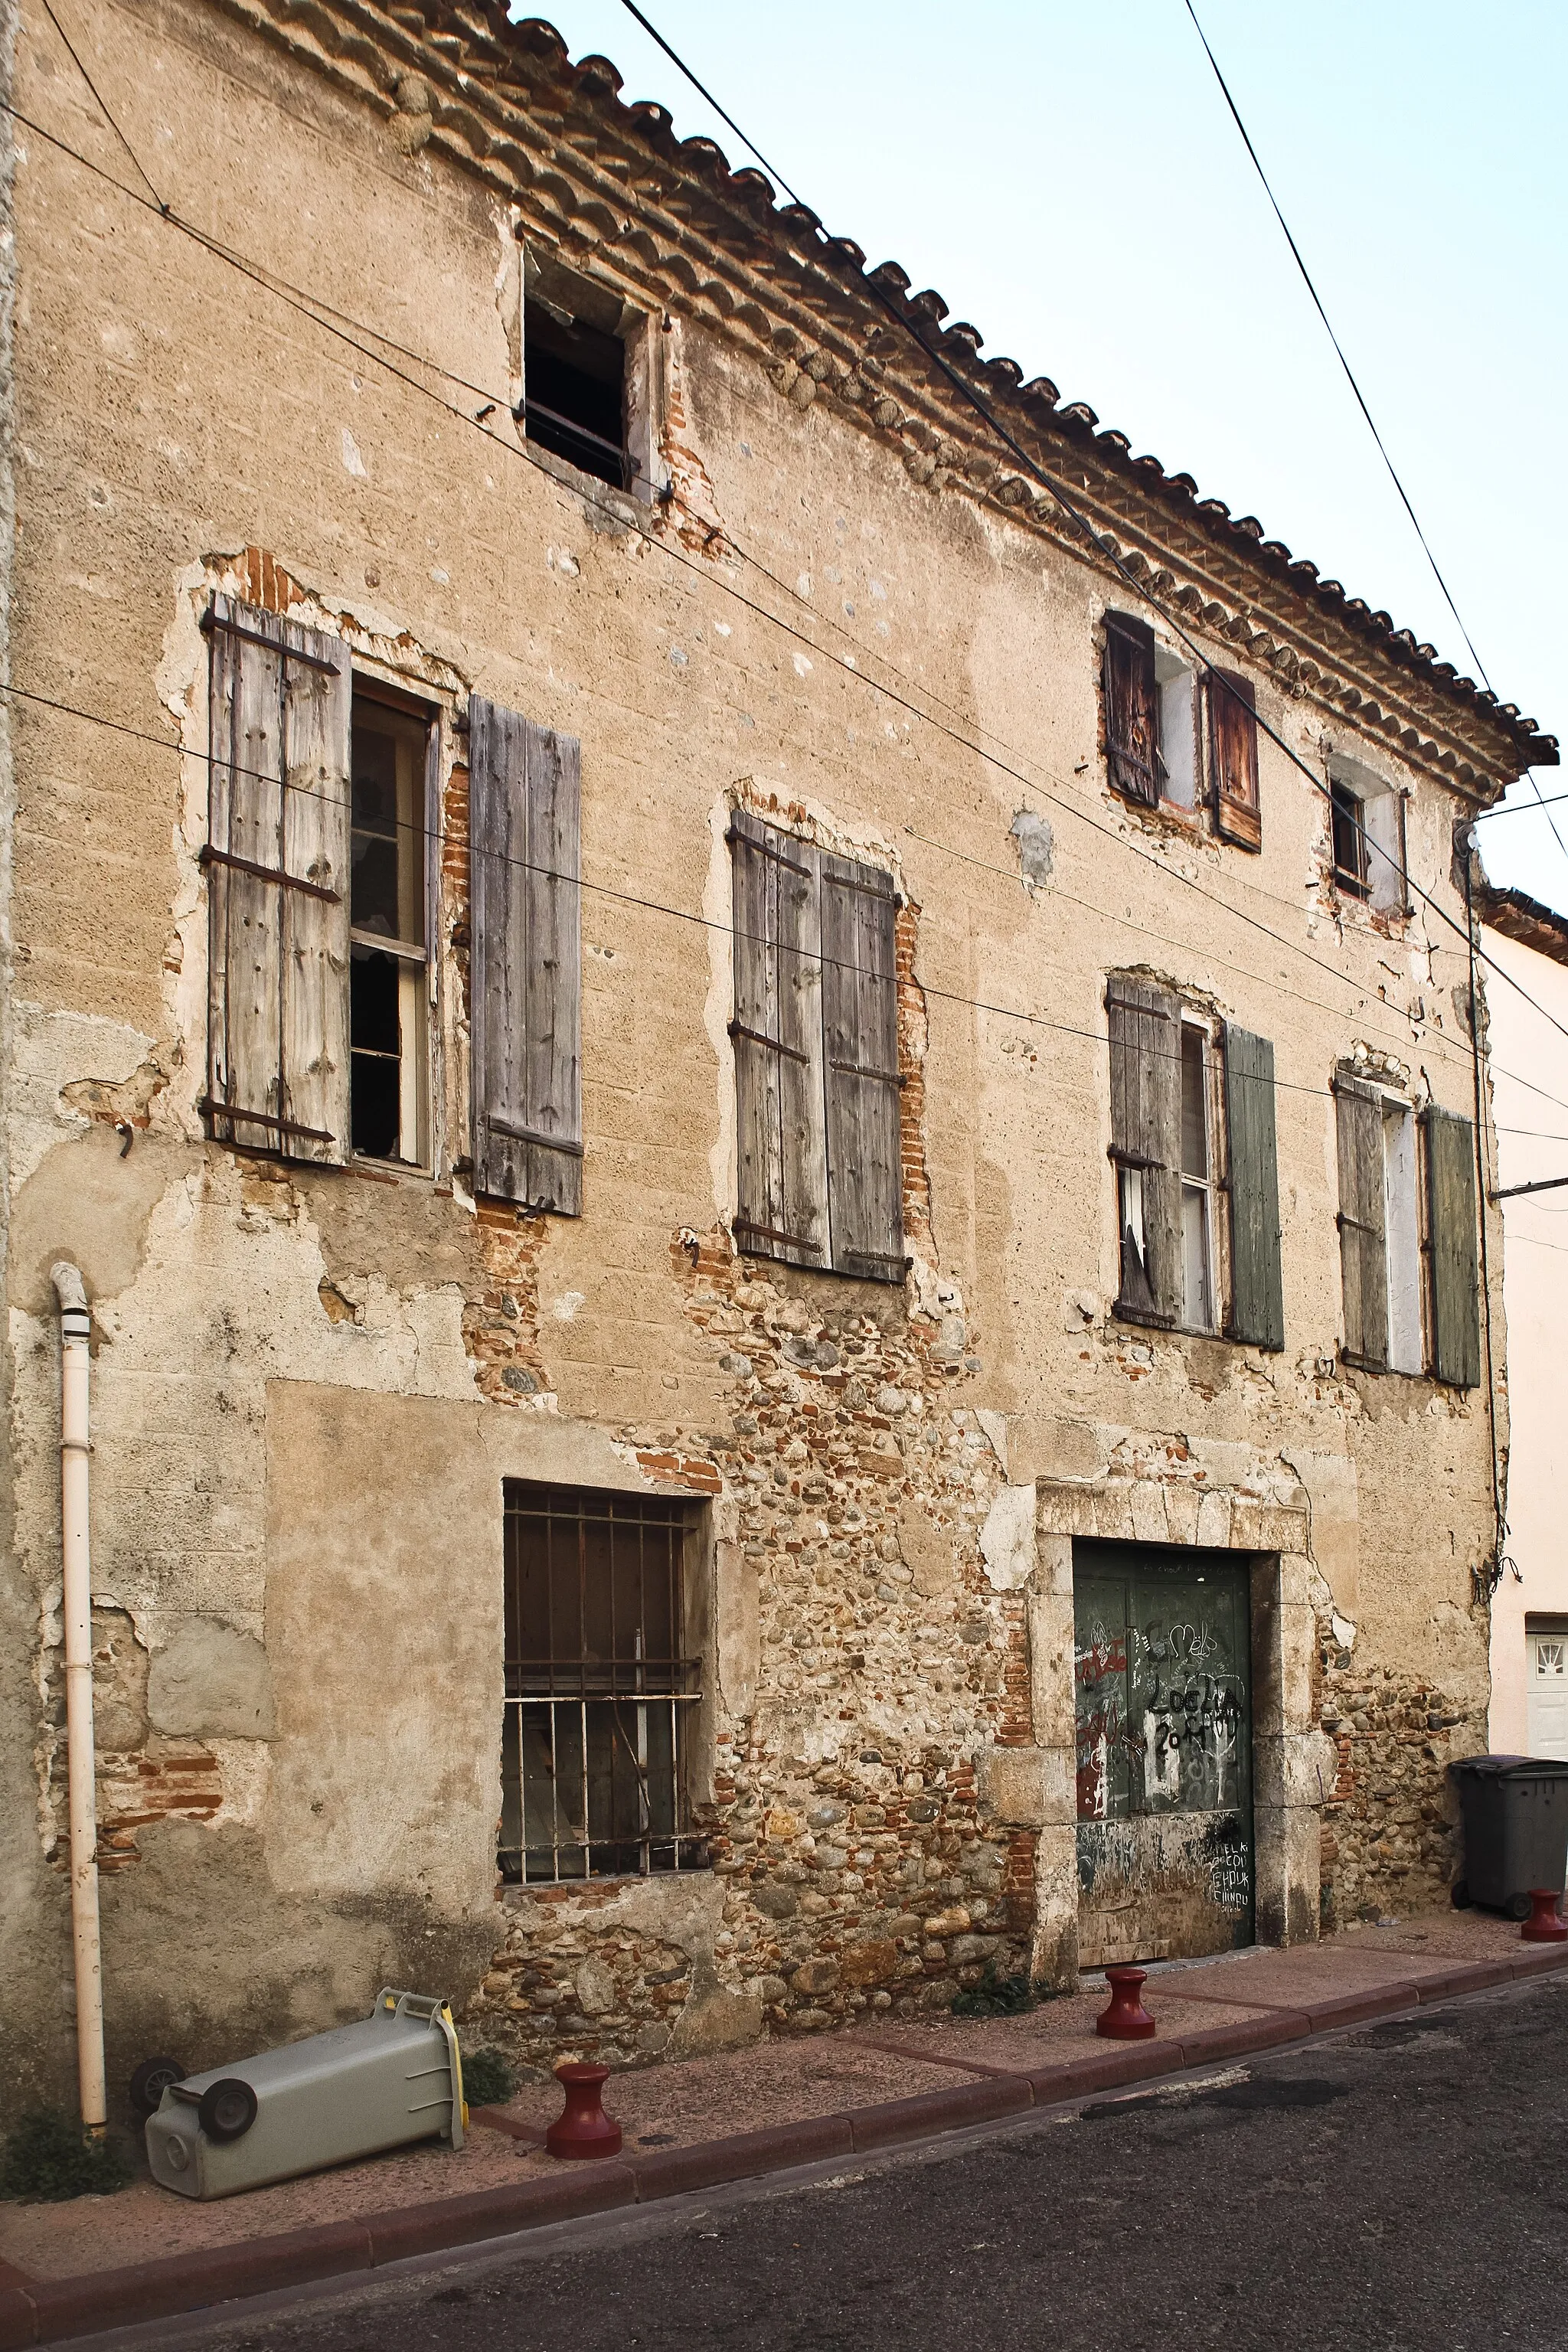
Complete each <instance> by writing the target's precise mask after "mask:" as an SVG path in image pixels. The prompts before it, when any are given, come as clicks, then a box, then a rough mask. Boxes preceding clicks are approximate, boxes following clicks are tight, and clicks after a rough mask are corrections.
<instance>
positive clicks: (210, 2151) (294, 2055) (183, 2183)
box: [147, 1986, 468, 2197]
mask: <svg viewBox="0 0 1568 2352" xmlns="http://www.w3.org/2000/svg"><path fill="white" fill-rule="evenodd" d="M467 2121H468V2110H467V2108H466V2107H465V2106H464V2105H463V2070H462V2062H461V2060H460V2058H459V2056H458V2035H457V2031H456V2029H455V2027H454V2026H453V2023H452V2013H451V2011H450V2009H449V2008H448V2007H447V2003H446V2002H445V2001H444V2000H442V1999H441V1998H440V1996H439V1995H438V1994H434V1995H431V1994H425V1993H416V1992H396V1991H394V1990H392V1988H391V1987H390V1986H387V1987H384V1989H383V1990H382V1991H380V1992H379V1993H378V1994H377V1995H376V2000H375V2007H374V2009H373V2010H372V2011H371V2013H370V2015H369V2016H368V2017H365V2018H361V2019H359V2020H358V2021H356V2022H355V2023H354V2024H353V2025H340V2026H338V2027H337V2028H335V2029H334V2031H333V2032H331V2033H313V2034H311V2035H310V2038H309V2040H308V2041H304V2042H289V2044H288V2045H287V2046H286V2047H285V2048H284V2049H281V2050H268V2051H266V2052H264V2053H262V2055H261V2056H260V2057H258V2058H246V2059H242V2060H241V2061H240V2062H239V2063H237V2064H236V2065H231V2066H215V2067H214V2068H213V2069H212V2070H211V2072H210V2073H208V2074H191V2075H187V2076H186V2078H185V2080H184V2082H182V2083H174V2084H170V2085H169V2087H168V2089H166V2090H165V2091H164V2093H163V2099H162V2102H161V2103H160V2105H159V2107H158V2109H157V2112H156V2114H154V2115H152V2116H149V2117H148V2119H147V2161H148V2163H149V2164H150V2165H151V2167H152V2168H153V2179H154V2180H156V2181H158V2182H160V2183H161V2184H162V2186H163V2188H165V2189H176V2190H177V2191H178V2192H179V2194H180V2195H181V2196H182V2197H232V2196H234V2194H235V2193H236V2191H237V2190H238V2189H260V2188H263V2187H265V2186H266V2184H267V2183H268V2181H271V2180H289V2179H292V2178H293V2177H294V2175H295V2174H297V2173H300V2172H317V2171H320V2170H321V2168H322V2167H323V2166H325V2165H329V2164H348V2163H352V2162H353V2159H354V2158H356V2157H362V2156H375V2155H377V2154H379V2153H380V2152H381V2151H382V2150H383V2149H385V2148H389V2147H405V2146H406V2145H407V2143H408V2142H409V2141H411V2140H421V2139H446V2140H450V2142H451V2144H452V2146H453V2147H455V2148H457V2147H462V2145H463V2127H464V2126H465V2124H466V2123H467Z"/></svg>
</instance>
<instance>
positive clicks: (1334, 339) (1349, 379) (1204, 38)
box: [1184, 0, 1568, 859]
mask: <svg viewBox="0 0 1568 2352" xmlns="http://www.w3.org/2000/svg"><path fill="white" fill-rule="evenodd" d="M1184 5H1185V7H1186V11H1187V14H1188V16H1190V17H1191V18H1192V20H1193V28H1194V31H1195V33H1196V34H1197V37H1198V38H1199V40H1200V41H1201V42H1202V43H1203V45H1204V55H1205V57H1206V58H1207V59H1208V61H1209V63H1210V65H1211V66H1212V67H1213V68H1214V78H1215V81H1217V82H1218V84H1219V87H1220V94H1221V96H1222V97H1223V98H1224V100H1225V102H1226V106H1227V107H1228V108H1229V110H1230V119H1231V121H1233V122H1234V123H1235V125H1236V127H1237V131H1240V133H1241V143H1242V145H1243V146H1244V147H1245V148H1246V150H1247V154H1248V155H1249V156H1250V157H1251V159H1252V168H1253V170H1254V171H1255V172H1256V173H1257V174H1258V178H1259V180H1260V181H1261V182H1262V184H1263V193H1264V194H1265V195H1266V196H1267V197H1268V202H1269V205H1270V206H1271V208H1272V210H1273V214H1274V217H1275V219H1276V220H1277V221H1278V222H1279V226H1280V228H1281V230H1282V231H1283V233H1284V237H1285V242H1286V244H1287V245H1288V246H1289V248H1290V253H1291V257H1292V258H1293V259H1294V261H1295V264H1296V267H1297V268H1298V269H1299V270H1300V273H1301V283H1302V284H1303V285H1304V286H1305V288H1306V289H1307V291H1308V293H1309V294H1310V296H1311V298H1312V307H1313V309H1314V310H1316V311H1317V314H1318V316H1319V318H1320V319H1321V320H1322V322H1323V332H1324V333H1325V334H1326V335H1327V336H1328V339H1329V341H1330V342H1331V343H1332V345H1333V347H1334V355H1335V357H1336V358H1337V359H1338V361H1339V363H1340V365H1341V367H1342V368H1343V370H1344V372H1345V382H1346V383H1348V384H1349V386H1350V388H1351V390H1352V393H1353V394H1355V404H1356V406H1357V407H1358V408H1359V409H1360V411H1361V413H1362V415H1363V417H1364V418H1365V419H1366V428H1367V431H1368V432H1369V433H1370V434H1371V435H1372V437H1373V440H1374V441H1375V442H1376V444H1377V453H1378V456H1379V457H1381V458H1382V459H1383V462H1384V465H1385V466H1386V467H1387V468H1388V478H1389V480H1390V481H1391V482H1392V483H1393V484H1394V488H1395V489H1396V490H1397V491H1398V493H1399V501H1400V504H1401V505H1402V506H1403V507H1404V509H1405V513H1406V514H1407V515H1408V516H1409V518H1410V525H1411V529H1412V530H1414V531H1415V536H1416V538H1417V539H1418V540H1419V541H1421V551H1422V553H1423V554H1424V555H1425V556H1426V561H1427V562H1428V563H1429V564H1430V565H1431V567H1432V577H1433V579H1434V580H1436V583H1437V585H1438V587H1439V588H1440V589H1441V590H1442V592H1443V601H1444V603H1445V604H1447V607H1448V610H1449V612H1450V613H1452V614H1453V616H1454V623H1455V625H1456V627H1457V628H1458V632H1459V635H1461V636H1462V637H1463V639H1464V641H1465V644H1466V645H1467V646H1468V648H1469V656H1470V659H1471V660H1472V661H1473V662H1474V663H1475V666H1476V667H1477V668H1478V669H1479V672H1480V674H1481V680H1482V683H1483V684H1484V685H1485V687H1486V688H1487V691H1488V692H1489V693H1492V692H1494V691H1495V688H1493V686H1492V682H1491V679H1490V678H1489V677H1488V676H1487V666H1486V664H1485V662H1484V661H1482V659H1481V657H1480V656H1479V653H1478V652H1477V651H1476V641H1475V639H1474V638H1473V637H1472V636H1471V635H1470V633H1469V631H1468V628H1467V627H1466V626H1465V622H1464V617H1463V615H1462V614H1461V613H1460V611H1459V608H1458V604H1455V602H1454V597H1453V592H1452V590H1451V589H1450V588H1449V586H1448V583H1447V580H1445V579H1444V577H1443V574H1442V572H1441V570H1440V568H1439V566H1438V562H1437V559H1436V556H1435V555H1434V554H1433V552H1432V542H1431V541H1430V540H1429V539H1428V538H1427V536H1426V532H1425V531H1424V530H1422V528H1421V519H1420V517H1419V516H1418V515H1417V513H1416V511H1415V507H1414V506H1413V505H1412V504H1411V500H1410V493H1409V491H1408V490H1407V489H1406V488H1405V484H1404V483H1403V482H1402V481H1401V480H1400V478H1399V472H1398V469H1397V467H1395V465H1394V460H1393V458H1392V457H1390V456H1389V454H1388V445H1387V443H1386V442H1385V441H1384V437H1383V436H1382V434H1381V433H1380V432H1379V431H1378V429H1377V423H1376V420H1375V418H1374V417H1373V413H1372V411H1371V409H1370V408H1369V407H1368V406H1367V404H1366V395H1365V394H1364V393H1363V391H1362V388H1361V386H1360V384H1359V383H1357V382H1356V375H1355V370H1354V369H1353V368H1352V365H1351V363H1350V362H1349V360H1348V359H1347V358H1346V357H1345V350H1344V345H1343V344H1342V342H1341V341H1340V339H1339V337H1338V335H1337V334H1336V333H1335V332H1334V328H1333V321H1332V320H1331V319H1330V317H1329V314H1328V312H1327V310H1324V308H1323V300H1322V297H1321V294H1320V293H1319V292H1318V289H1317V287H1316V286H1315V285H1314V283H1313V281H1312V273H1311V271H1310V269H1309V268H1308V267H1307V264H1306V261H1305V260H1304V258H1303V257H1302V253H1301V248H1300V246H1299V245H1298V244H1297V242H1296V240H1295V237H1294V236H1292V235H1291V232H1290V224H1289V221H1288V220H1287V219H1286V217H1285V215H1284V214H1283V213H1282V212H1281V211H1280V209H1279V197H1278V196H1277V195H1276V194H1275V193H1274V190H1273V188H1272V186H1271V185H1270V184H1269V179H1268V173H1267V172H1266V171H1265V170H1264V168H1263V164H1262V161H1261V159H1260V157H1259V155H1258V150H1257V148H1256V147H1255V146H1254V145H1253V143H1252V134H1251V132H1250V131H1248V130H1247V125H1246V123H1245V122H1244V121H1242V119H1241V109H1240V108H1239V107H1238V106H1237V102H1236V100H1235V99H1234V98H1233V97H1232V96H1231V89H1230V84H1229V83H1228V82H1227V81H1226V78H1225V76H1224V74H1223V73H1222V72H1221V70H1220V63H1219V59H1218V58H1216V57H1215V53H1214V50H1213V48H1212V47H1210V44H1209V37H1208V35H1207V34H1206V33H1205V30H1204V28H1203V26H1202V25H1201V24H1199V22H1198V12H1197V10H1196V9H1195V8H1194V5H1193V0H1184ZM1526 773H1527V774H1530V772H1529V771H1528V770H1526ZM1530 783H1531V790H1532V791H1533V793H1534V794H1535V797H1536V799H1537V801H1538V802H1539V803H1540V804H1541V806H1542V808H1545V807H1546V805H1547V803H1546V799H1545V796H1544V794H1543V793H1542V789H1541V786H1540V785H1539V784H1538V783H1537V782H1536V781H1535V778H1534V776H1533V775H1532V774H1531V775H1530ZM1546 821H1547V823H1548V824H1550V826H1551V827H1552V839H1553V840H1554V841H1555V842H1556V844H1557V846H1558V848H1559V849H1560V850H1562V852H1563V857H1564V858H1565V859H1568V842H1564V840H1563V835H1561V834H1560V833H1559V832H1558V830H1557V820H1556V818H1555V817H1554V816H1549V817H1548V818H1547V820H1546Z"/></svg>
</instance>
